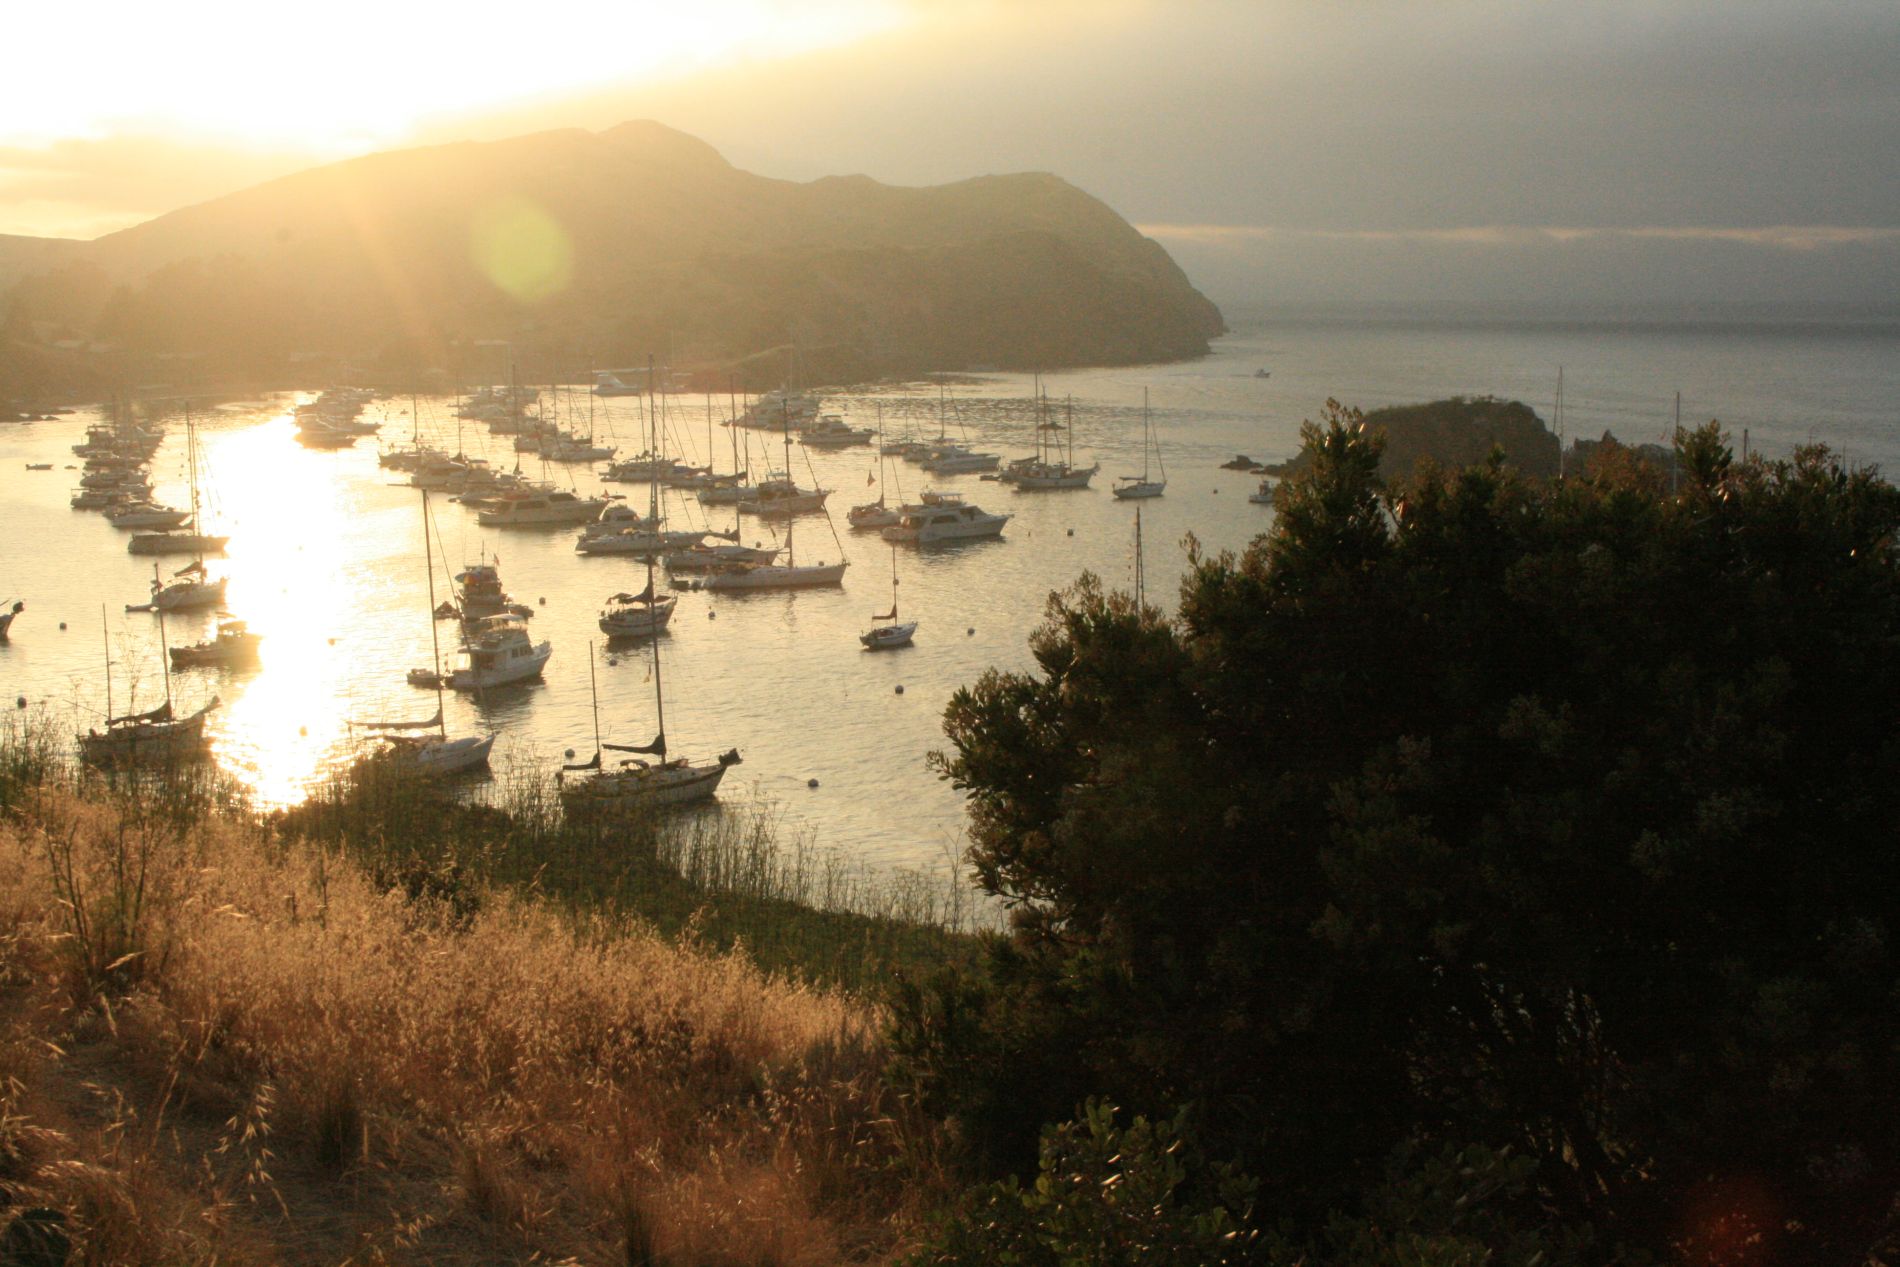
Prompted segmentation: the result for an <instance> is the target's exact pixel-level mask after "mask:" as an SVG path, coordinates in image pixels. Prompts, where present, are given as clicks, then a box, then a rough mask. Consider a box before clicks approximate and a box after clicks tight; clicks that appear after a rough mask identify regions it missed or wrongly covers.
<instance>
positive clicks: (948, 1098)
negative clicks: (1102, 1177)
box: [896, 405, 1900, 1262]
mask: <svg viewBox="0 0 1900 1267" xmlns="http://www.w3.org/2000/svg"><path fill="white" fill-rule="evenodd" d="M1304 435H1305V440H1306V450H1307V452H1308V454H1309V455H1310V456H1311V458H1312V467H1311V469H1310V470H1309V471H1307V472H1306V473H1305V474H1304V475H1302V476H1301V477H1299V478H1298V479H1297V480H1293V481H1290V482H1289V483H1288V485H1287V486H1286V487H1285V488H1283V490H1282V492H1281V494H1280V503H1279V514H1278V518H1277V521H1276V523H1275V526H1274V528H1273V530H1272V532H1271V533H1270V534H1268V535H1267V536H1266V537H1264V538H1262V539H1261V540H1260V541H1258V542H1256V543H1255V545H1254V546H1253V547H1251V548H1250V549H1249V550H1247V551H1246V552H1245V553H1244V554H1242V555H1240V556H1239V557H1230V556H1226V555H1223V556H1221V557H1218V558H1211V559H1200V560H1198V561H1197V564H1196V566H1195V568H1194V569H1193V571H1192V574H1191V575H1190V577H1189V578H1188V580H1187V581H1186V582H1185V584H1184V587H1183V594H1182V604H1181V612H1180V615H1179V617H1178V619H1175V620H1173V621H1167V620H1163V619H1161V618H1160V617H1159V616H1158V615H1157V614H1156V613H1154V612H1153V611H1138V610H1136V608H1135V607H1134V606H1133V604H1132V603H1131V602H1130V601H1129V600H1128V599H1127V598H1126V597H1124V596H1121V595H1113V594H1106V593H1104V592H1103V591H1102V590H1101V589H1100V588H1099V586H1098V585H1097V584H1095V583H1094V582H1093V581H1090V580H1088V579H1086V578H1085V579H1084V581H1083V582H1082V583H1081V584H1079V585H1078V586H1077V587H1076V588H1075V589H1073V590H1072V591H1070V592H1069V593H1068V594H1066V595H1062V596H1060V597H1058V598H1057V599H1055V600H1052V603H1051V608H1050V616H1049V620H1048V622H1047V624H1046V625H1045V627H1044V628H1043V629H1042V630H1041V631H1040V632H1039V633H1038V635H1037V636H1036V638H1035V640H1034V651H1035V656H1036V661H1037V666H1038V667H1037V671H1036V672H1033V673H1020V674H1003V673H991V674H988V675H986V676H985V677H984V678H983V679H982V680H981V681H980V682H978V683H977V684H976V685H975V686H973V687H971V688H969V689H967V690H964V691H962V692H959V693H958V695H957V696H956V697H955V699H954V700H953V702H952V704H951V706H950V709H949V712H948V716H947V722H946V729H947V731H948V734H949V736H950V740H951V744H952V751H951V752H949V753H948V754H947V755H945V756H944V757H943V758H942V759H941V760H942V768H943V770H944V772H945V773H946V774H947V776H948V777H950V778H952V779H953V780H954V781H955V782H956V783H957V785H958V786H959V787H961V788H963V789H965V790H966V791H967V792H968V794H969V798H970V807H971V819H972V840H973V845H972V854H971V856H972V859H973V862H974V865H975V869H976V874H977V877H978V880H979V882H980V884H981V885H982V886H983V887H984V888H985V889H987V890H989V891H990V892H992V893H994V894H996V895H998V896H999V897H1001V898H1003V899H1005V900H1006V901H1008V902H1010V903H1012V905H1013V907H1014V912H1015V921H1014V927H1013V935H1012V937H1011V939H1010V940H1009V943H1008V945H1007V946H1005V947H1003V948H1002V949H1001V950H1000V951H999V953H998V956H997V959H996V961H995V962H994V964H992V965H991V969H990V971H989V972H988V974H987V975H986V976H984V977H982V978H980V979H970V980H963V981H954V980H942V981H938V982H934V983H930V984H928V985H923V986H917V987H914V988H912V989H910V990H909V991H908V993H906V994H905V995H904V996H902V997H900V999H899V1005H898V1007H897V1009H896V1015H897V1021H896V1038H897V1042H898V1047H899V1050H900V1053H901V1056H902V1059H903V1062H904V1067H905V1069H906V1070H907V1072H908V1074H909V1076H910V1077H911V1078H912V1079H913V1081H914V1083H915V1085H916V1087H917V1089H918V1091H919V1093H920V1094H921V1095H922V1097H923V1098H924V1100H925V1102H926V1103H928V1104H931V1105H933V1106H934V1107H936V1108H937V1109H939V1110H940V1111H942V1112H943V1113H945V1114H946V1115H948V1116H950V1117H952V1118H953V1119H955V1120H956V1121H957V1122H958V1123H959V1125H960V1126H961V1127H962V1128H963V1130H964V1131H965V1133H966V1138H967V1139H968V1141H969V1143H970V1145H971V1147H972V1151H973V1153H974V1155H976V1156H978V1157H980V1158H983V1159H984V1160H985V1161H987V1163H988V1164H990V1165H992V1166H995V1167H999V1168H1021V1167H1024V1166H1025V1165H1026V1164H1027V1163H1028V1162H1029V1160H1030V1159H1031V1157H1032V1153H1031V1151H1030V1150H1031V1149H1032V1148H1033V1147H1034V1143H1035V1139H1036V1135H1035V1131H1036V1128H1037V1127H1038V1126H1039V1125H1040V1124H1041V1123H1044V1122H1053V1121H1059V1120H1062V1119H1065V1118H1067V1117H1068V1116H1069V1115H1070V1114H1071V1113H1072V1112H1073V1111H1074V1109H1075V1106H1076V1105H1077V1104H1078V1103H1079V1102H1081V1101H1082V1100H1083V1099H1084V1098H1085V1097H1087V1096H1091V1095H1103V1096H1108V1097H1112V1098H1113V1099H1114V1100H1115V1101H1116V1102H1117V1103H1119V1104H1122V1105H1125V1106H1128V1107H1129V1108H1130V1109H1131V1110H1134V1111H1137V1112H1141V1113H1145V1114H1148V1115H1150V1116H1161V1117H1165V1116H1166V1115H1167V1114H1169V1113H1170V1112H1172V1111H1173V1109H1174V1107H1175V1106H1179V1105H1184V1104H1190V1103H1191V1104H1194V1105H1196V1106H1197V1108H1198V1120H1199V1121H1200V1122H1201V1123H1202V1124H1203V1125H1202V1140H1203V1143H1204V1144H1205V1145H1206V1147H1207V1148H1208V1149H1209V1150H1210V1152H1211V1153H1213V1154H1214V1155H1217V1156H1223V1157H1227V1158H1231V1159H1234V1160H1236V1161H1238V1162H1239V1163H1240V1164H1241V1165H1242V1166H1243V1167H1244V1169H1246V1170H1247V1171H1248V1172H1249V1173H1251V1174H1253V1175H1255V1176H1257V1177H1258V1179H1259V1182H1260V1188H1259V1198H1258V1199H1259V1202H1260V1208H1261V1210H1262V1211H1263V1214H1264V1216H1265V1217H1266V1218H1268V1219H1269V1220H1272V1219H1277V1218H1287V1219H1290V1220H1292V1221H1293V1223H1294V1224H1295V1225H1296V1226H1306V1227H1311V1228H1317V1227H1319V1226H1321V1225H1322V1224H1323V1222H1324V1219H1325V1216H1326V1212H1327V1211H1329V1210H1334V1209H1340V1208H1351V1207H1353V1206H1355V1205H1362V1204H1363V1200H1364V1197H1365V1194H1366V1193H1368V1192H1372V1191H1374V1190H1375V1189H1376V1188H1377V1185H1379V1184H1380V1183H1382V1182H1384V1178H1385V1168H1386V1166H1387V1165H1388V1163H1389V1159H1390V1158H1391V1157H1392V1156H1394V1155H1395V1150H1400V1149H1405V1148H1420V1147H1428V1148H1438V1147H1460V1148H1461V1147H1465V1146H1471V1145H1478V1146H1484V1147H1489V1148H1493V1149H1501V1150H1509V1151H1510V1152H1511V1153H1512V1155H1514V1156H1516V1157H1519V1158H1522V1159H1524V1164H1527V1165H1530V1166H1532V1167H1534V1176H1533V1177H1534V1190H1535V1191H1536V1193H1537V1194H1538V1199H1539V1200H1541V1201H1542V1202H1544V1203H1545V1205H1546V1206H1547V1208H1548V1210H1549V1212H1550V1216H1551V1217H1552V1218H1553V1219H1569V1220H1581V1221H1585V1222H1590V1223H1595V1224H1598V1225H1599V1226H1601V1227H1604V1228H1607V1229H1611V1230H1612V1231H1613V1232H1614V1235H1615V1236H1616V1237H1617V1238H1618V1239H1621V1240H1624V1241H1627V1242H1630V1243H1635V1244H1645V1245H1648V1246H1650V1247H1652V1248H1654V1249H1657V1250H1658V1251H1661V1252H1672V1250H1673V1249H1681V1250H1687V1251H1691V1252H1692V1254H1693V1255H1696V1256H1700V1257H1702V1258H1704V1259H1708V1260H1711V1261H1713V1260H1715V1259H1718V1258H1719V1257H1720V1246H1721V1245H1723V1244H1727V1243H1728V1241H1729V1239H1733V1238H1735V1237H1740V1238H1741V1239H1742V1240H1746V1239H1747V1238H1748V1237H1750V1236H1757V1235H1758V1236H1759V1237H1760V1238H1764V1239H1762V1240H1760V1242H1759V1243H1760V1244H1764V1245H1769V1246H1775V1247H1780V1248H1779V1249H1778V1250H1777V1252H1782V1253H1786V1254H1799V1255H1803V1256H1808V1257H1818V1258H1824V1259H1831V1260H1833V1261H1842V1262H1845V1261H1849V1260H1850V1259H1851V1260H1853V1261H1859V1258H1860V1257H1861V1256H1863V1255H1864V1254H1865V1253H1866V1252H1867V1251H1868V1248H1869V1246H1871V1245H1874V1244H1875V1243H1876V1242H1877V1241H1879V1239H1880V1238H1881V1237H1882V1236H1883V1235H1888V1234H1890V1232H1891V1230H1892V1229H1891V1228H1890V1227H1889V1226H1888V1220H1889V1217H1890V1212H1891V1210H1892V1207H1893V1201H1894V1197H1895V1194H1896V1193H1897V1192H1900V1095H1896V1094H1895V1091H1894V1088H1895V1087H1896V1085H1900V1082H1897V1080H1896V1074H1900V976H1897V975H1896V970H1895V967H1896V961H1895V957H1894V952H1893V947H1892V938H1893V936H1894V932H1895V921H1894V916H1895V911H1896V892H1897V889H1896V882H1897V881H1900V852H1897V851H1896V844H1900V831H1897V830H1896V826H1897V825H1900V743H1896V740H1897V739H1900V725H1897V724H1896V723H1897V722H1900V586H1897V585H1896V571H1895V537H1894V534H1895V530H1896V527H1897V526H1900V493H1896V491H1895V490H1894V489H1893V488H1892V487H1891V486H1890V485H1888V484H1886V483H1885V482H1883V481H1882V480H1880V479H1879V478H1878V477H1877V476H1876V475H1874V474H1873V473H1871V472H1866V471H1855V470H1850V469H1848V468H1846V467H1845V466H1844V465H1843V464H1842V463H1841V462H1840V461H1838V460H1837V459H1836V458H1834V457H1833V456H1832V455H1830V454H1829V453H1828V451H1827V450H1826V449H1824V448H1820V447H1809V448H1804V449H1802V450H1799V451H1797V452H1796V453H1795V454H1794V455H1793V456H1792V457H1791V458H1790V459H1788V460H1785V461H1775V462H1769V461H1763V460H1761V459H1759V458H1757V459H1753V460H1750V461H1747V462H1737V461H1735V460H1734V458H1733V456H1732V454H1731V452H1730V450H1729V448H1728V446H1727V444H1726V442H1725V440H1724V438H1723V437H1722V435H1721V434H1720V433H1719V431H1718V430H1717V429H1716V427H1715V426H1714V425H1713V424H1711V425H1710V426H1709V427H1706V428H1703V429H1702V430H1699V431H1695V432H1686V433H1684V434H1682V435H1681V436H1679V437H1678V444H1677V473H1676V478H1675V481H1674V484H1675V487H1674V489H1673V491H1672V489H1671V480H1670V479H1669V478H1668V477H1667V476H1662V477H1658V475H1657V473H1656V472H1655V471H1653V470H1651V469H1649V468H1646V467H1644V466H1642V465H1640V464H1637V463H1633V462H1630V461H1628V460H1627V458H1625V459H1624V460H1622V461H1609V462H1606V463H1604V464H1603V465H1602V466H1601V467H1600V468H1598V469H1595V470H1592V471H1590V472H1588V473H1586V474H1585V475H1584V476H1582V477H1580V478H1573V479H1571V480H1569V481H1567V482H1563V483H1545V482H1541V481H1533V480H1528V479H1526V478H1524V477H1521V476H1519V475H1517V474H1515V473H1513V472H1511V471H1509V470H1507V469H1505V468H1504V467H1503V465H1502V464H1501V462H1498V461H1496V460H1494V461H1493V462H1491V463H1489V464H1487V465H1483V466H1479V467H1475V468H1472V469H1468V470H1464V471H1460V472H1442V471H1430V470H1428V471H1425V472H1423V473H1421V475H1420V476H1419V477H1418V478H1417V479H1416V480H1415V481H1414V482H1413V483H1412V484H1410V485H1409V486H1408V487H1406V488H1405V489H1404V490H1402V492H1394V491H1393V490H1390V489H1388V488H1387V487H1386V486H1385V485H1384V484H1382V483H1381V481H1380V479H1379V477H1378V474H1377V470H1378V458H1379V449H1378V444H1377V442H1376V441H1374V440H1373V439H1372V438H1371V437H1369V436H1368V435H1366V434H1365V433H1364V432H1363V431H1362V430H1361V429H1360V428H1359V427H1358V426H1357V425H1356V418H1355V417H1354V415H1352V414H1351V413H1350V412H1349V411H1345V410H1341V409H1338V408H1337V407H1336V406H1331V405H1329V412H1328V416H1327V417H1326V419H1325V425H1324V426H1320V427H1315V426H1310V425H1309V426H1308V427H1307V428H1306V429H1305V432H1304ZM1725 1238H1727V1239H1725Z"/></svg>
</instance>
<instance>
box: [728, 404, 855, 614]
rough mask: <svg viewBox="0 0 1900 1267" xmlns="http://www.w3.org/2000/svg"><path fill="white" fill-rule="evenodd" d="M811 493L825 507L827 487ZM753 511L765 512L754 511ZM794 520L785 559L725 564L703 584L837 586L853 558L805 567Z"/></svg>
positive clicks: (788, 527) (788, 446) (788, 445)
mask: <svg viewBox="0 0 1900 1267" xmlns="http://www.w3.org/2000/svg"><path fill="white" fill-rule="evenodd" d="M791 464H792V431H791V424H790V422H789V420H787V421H786V422H785V467H786V469H787V470H790V469H791ZM773 483H775V481H773V480H763V481H761V482H760V488H761V489H763V488H765V487H766V486H767V485H770V484H773ZM783 483H784V484H785V485H786V487H788V488H789V487H795V486H794V485H793V484H792V482H791V481H790V480H785V481H783ZM808 495H809V496H816V497H817V498H818V506H817V507H816V508H817V509H821V510H822V509H823V508H824V499H825V497H826V496H827V492H826V490H824V489H819V490H818V491H817V492H816V493H815V494H808ZM747 506H748V503H745V502H741V503H740V504H739V509H740V510H745V509H747ZM752 513H754V514H759V513H762V512H759V511H757V510H754V511H753V512H752ZM825 522H826V523H830V522H831V517H830V515H829V514H827V515H826V516H825ZM792 523H793V521H792V520H791V519H789V518H788V519H786V521H785V562H783V563H729V564H722V565H719V566H717V567H715V568H713V569H712V570H711V571H710V572H709V573H708V575H707V576H706V579H704V580H703V581H701V582H700V583H699V586H700V588H701V589H709V590H753V589H804V588H808V587H810V586H814V585H836V584H838V583H839V582H840V581H842V580H843V579H844V570H845V568H846V567H848V566H850V563H849V560H845V559H840V560H839V561H838V562H836V563H815V564H812V563H808V564H805V565H804V566H802V567H801V566H800V565H799V562H798V554H797V551H796V550H795V549H794V547H793V544H792ZM832 536H833V538H834V539H835V538H836V536H837V532H836V530H835V529H834V530H833V532H832ZM843 548H844V547H843V544H842V543H840V544H839V549H840V550H842V549H843Z"/></svg>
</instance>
